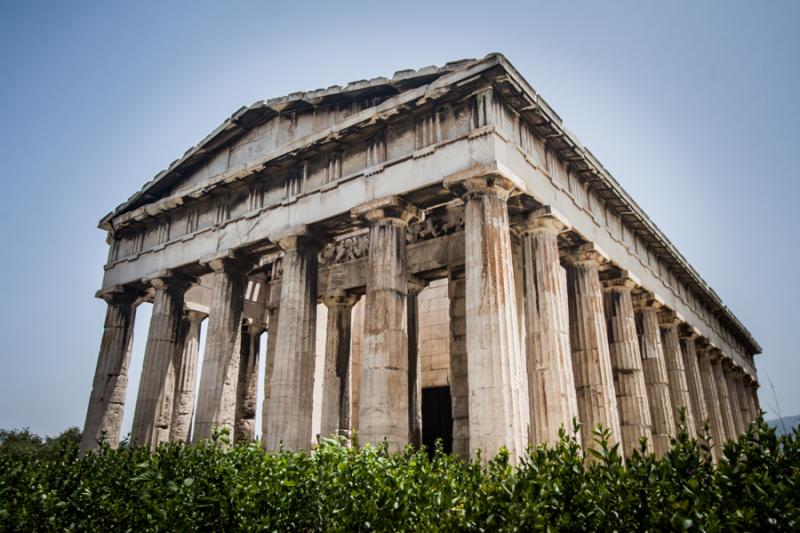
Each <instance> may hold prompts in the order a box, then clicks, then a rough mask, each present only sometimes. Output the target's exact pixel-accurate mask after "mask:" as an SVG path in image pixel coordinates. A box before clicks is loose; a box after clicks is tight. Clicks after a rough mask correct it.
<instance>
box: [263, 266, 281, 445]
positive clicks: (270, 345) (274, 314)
mask: <svg viewBox="0 0 800 533" xmlns="http://www.w3.org/2000/svg"><path fill="white" fill-rule="evenodd" d="M274 267H275V265H274V264H273V271H275V270H276V268H274ZM275 277H276V275H275V274H273V281H272V282H271V283H270V284H269V297H268V299H267V353H266V354H264V355H265V357H264V400H263V402H262V403H261V443H262V445H263V444H264V443H266V442H267V428H268V427H269V423H268V420H269V399H270V397H271V396H272V392H271V388H270V387H271V384H272V375H273V373H274V369H275V344H276V341H277V339H278V317H279V314H280V296H281V286H280V283H279V282H277V281H275Z"/></svg>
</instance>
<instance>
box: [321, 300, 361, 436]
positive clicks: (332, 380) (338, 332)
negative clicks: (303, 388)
mask: <svg viewBox="0 0 800 533" xmlns="http://www.w3.org/2000/svg"><path fill="white" fill-rule="evenodd" d="M322 301H323V302H324V303H325V305H326V306H327V308H328V320H327V323H326V327H327V335H326V336H325V369H324V372H323V378H322V424H321V426H320V436H321V437H329V436H331V435H345V436H349V434H350V330H351V324H352V319H351V316H352V309H353V305H354V304H355V303H356V298H355V297H353V296H350V295H347V294H346V293H345V292H344V291H339V292H336V293H333V294H329V295H326V296H325V297H323V298H322Z"/></svg>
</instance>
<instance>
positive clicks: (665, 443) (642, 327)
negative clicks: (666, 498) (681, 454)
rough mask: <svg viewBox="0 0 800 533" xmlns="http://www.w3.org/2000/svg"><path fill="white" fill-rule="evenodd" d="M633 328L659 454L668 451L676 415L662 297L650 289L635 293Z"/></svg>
mask: <svg viewBox="0 0 800 533" xmlns="http://www.w3.org/2000/svg"><path fill="white" fill-rule="evenodd" d="M635 304H636V308H637V310H638V312H637V314H636V332H637V334H638V335H639V351H640V352H641V354H642V371H643V372H644V383H645V386H646V387H647V400H648V403H649V405H650V420H651V422H652V428H651V429H652V434H653V451H654V452H655V454H656V456H658V457H662V456H663V455H664V454H665V453H667V451H669V446H670V438H672V437H674V436H675V419H674V415H673V413H672V402H671V401H670V393H669V374H668V372H667V363H666V359H665V356H664V346H663V345H662V344H661V330H660V328H659V324H658V312H659V309H661V307H662V300H661V299H659V298H658V297H657V296H656V295H654V294H653V293H649V292H642V293H639V294H637V296H636V300H635Z"/></svg>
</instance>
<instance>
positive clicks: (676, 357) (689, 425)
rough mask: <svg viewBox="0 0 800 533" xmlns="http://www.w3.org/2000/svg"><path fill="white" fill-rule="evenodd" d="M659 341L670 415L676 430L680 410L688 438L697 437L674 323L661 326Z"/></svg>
mask: <svg viewBox="0 0 800 533" xmlns="http://www.w3.org/2000/svg"><path fill="white" fill-rule="evenodd" d="M661 341H662V345H663V347H664V361H665V363H666V367H667V376H668V382H669V397H670V402H671V403H672V415H673V419H674V421H675V428H676V429H677V428H678V427H679V425H680V424H681V410H683V413H684V417H685V418H684V420H683V423H684V424H685V425H686V431H687V433H688V434H689V436H690V437H692V438H696V437H697V423H696V422H695V411H694V409H693V408H692V400H691V395H690V393H689V383H688V378H687V377H686V374H687V372H686V367H685V366H684V362H683V354H682V353H681V341H680V338H679V337H678V326H677V324H676V323H675V322H674V321H666V322H662V324H661Z"/></svg>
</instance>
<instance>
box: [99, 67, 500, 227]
mask: <svg viewBox="0 0 800 533" xmlns="http://www.w3.org/2000/svg"><path fill="white" fill-rule="evenodd" d="M498 57H500V56H499V54H491V55H489V56H487V57H486V58H484V59H483V60H480V61H478V60H472V59H468V60H461V61H454V62H450V63H447V64H446V65H444V66H442V67H435V66H431V67H425V68H422V69H419V70H401V71H398V72H396V73H395V74H394V75H393V76H392V78H384V77H380V78H374V79H371V80H359V81H354V82H351V83H349V84H347V85H346V86H344V87H341V86H332V87H329V88H327V89H318V90H314V91H309V92H297V93H292V94H289V95H287V96H283V97H279V98H272V99H269V100H262V101H259V102H255V103H254V104H252V105H250V106H246V107H242V108H240V109H239V110H237V111H236V112H235V113H233V115H231V116H230V117H229V118H228V119H226V120H225V121H224V122H223V123H222V124H221V125H220V126H219V127H217V128H216V129H215V130H214V131H212V132H211V133H210V134H209V135H208V136H206V137H205V138H204V139H203V140H202V141H200V142H199V143H198V144H197V145H195V146H193V147H191V148H189V149H188V150H187V151H186V152H185V153H184V155H183V156H182V157H181V158H179V159H177V160H175V161H173V162H172V163H171V164H170V166H169V167H168V168H167V169H165V170H162V171H161V172H159V173H158V174H156V176H154V177H153V179H151V180H150V181H149V182H147V183H146V184H145V185H144V186H143V187H142V189H141V190H140V191H138V192H136V193H135V194H134V195H133V196H131V197H130V198H129V199H128V200H127V201H126V202H124V203H122V204H121V205H119V206H118V207H117V208H116V209H115V210H114V211H112V212H111V213H109V214H107V215H106V216H105V217H103V219H102V220H101V221H100V224H99V226H100V227H101V228H105V229H108V227H109V222H110V220H111V219H112V218H114V217H117V216H119V215H122V214H124V213H126V212H129V211H131V210H134V209H136V208H138V207H142V206H143V205H146V204H150V203H153V202H156V201H158V200H160V199H163V198H167V197H169V196H171V195H173V194H175V193H176V192H180V191H183V190H187V189H189V188H191V187H193V186H196V185H198V184H201V183H203V182H204V181H206V180H208V179H209V178H212V177H214V176H219V175H221V174H224V173H226V172H230V171H232V170H233V169H237V168H242V167H243V166H246V165H248V164H251V162H253V161H256V160H259V159H260V158H263V157H265V156H266V155H268V154H270V153H275V152H276V151H278V150H279V149H280V148H281V147H283V146H289V145H292V144H293V143H296V142H297V141H298V140H300V139H304V138H308V137H310V136H313V135H315V134H319V133H321V132H324V131H326V130H331V129H335V128H336V125H337V124H340V123H342V122H343V121H346V120H347V119H348V118H350V117H352V116H354V115H356V114H358V113H361V112H363V111H365V110H368V109H371V108H374V107H377V106H379V105H380V104H381V103H383V102H385V101H386V100H387V99H390V98H392V97H396V96H398V95H401V94H403V93H405V92H408V91H412V90H417V89H419V88H420V87H424V86H426V85H428V84H430V83H432V82H434V81H436V80H437V79H439V78H441V77H443V76H445V75H447V74H451V73H454V72H457V71H462V70H465V69H467V68H469V67H471V66H474V65H475V64H477V63H484V64H486V65H489V64H494V61H492V60H494V59H495V58H498Z"/></svg>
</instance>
